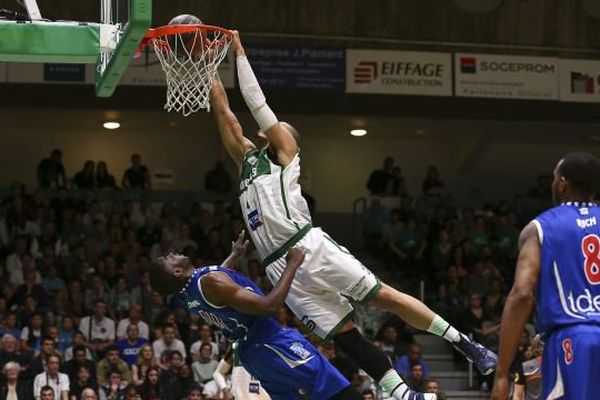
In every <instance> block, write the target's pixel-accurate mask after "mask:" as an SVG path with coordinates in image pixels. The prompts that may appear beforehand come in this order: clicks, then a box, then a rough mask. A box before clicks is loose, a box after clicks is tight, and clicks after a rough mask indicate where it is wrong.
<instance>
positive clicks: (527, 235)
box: [491, 223, 540, 400]
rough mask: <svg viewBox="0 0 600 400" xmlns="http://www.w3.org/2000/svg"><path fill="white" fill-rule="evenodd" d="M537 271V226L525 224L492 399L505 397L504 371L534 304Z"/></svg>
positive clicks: (503, 321) (506, 381)
mask: <svg viewBox="0 0 600 400" xmlns="http://www.w3.org/2000/svg"><path fill="white" fill-rule="evenodd" d="M539 274H540V242H539V239H538V232H537V228H536V226H535V225H534V224H533V223H530V224H529V225H527V226H526V227H525V228H524V229H523V231H522V232H521V235H520V237H519V258H518V260H517V268H516V274H515V283H514V284H513V287H512V290H511V291H510V294H509V295H508V298H507V299H506V304H505V306H504V312H503V313H502V322H501V329H500V351H499V355H498V356H499V358H498V367H497V369H496V378H495V381H494V389H493V391H492V397H491V398H492V399H493V400H504V399H507V398H508V393H509V382H508V373H509V368H510V364H511V363H512V360H513V357H514V355H515V351H516V349H517V346H518V344H519V338H520V336H521V332H523V328H524V327H525V324H526V323H527V321H528V320H529V317H530V315H531V312H532V310H533V308H534V306H535V290H536V287H537V283H538V279H539Z"/></svg>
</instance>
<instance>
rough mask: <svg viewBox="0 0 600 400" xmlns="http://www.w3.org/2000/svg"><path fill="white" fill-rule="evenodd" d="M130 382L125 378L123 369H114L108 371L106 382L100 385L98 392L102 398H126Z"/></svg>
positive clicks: (112, 399)
mask: <svg viewBox="0 0 600 400" xmlns="http://www.w3.org/2000/svg"><path fill="white" fill-rule="evenodd" d="M127 386H129V382H127V380H125V379H123V374H122V371H120V370H119V369H116V368H115V369H112V370H110V371H109V372H108V373H107V376H106V383H104V384H103V385H100V388H99V389H98V392H99V394H100V396H99V399H100V400H125V399H126V396H127V390H126V389H127Z"/></svg>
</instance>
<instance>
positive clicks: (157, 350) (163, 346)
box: [152, 324, 186, 369]
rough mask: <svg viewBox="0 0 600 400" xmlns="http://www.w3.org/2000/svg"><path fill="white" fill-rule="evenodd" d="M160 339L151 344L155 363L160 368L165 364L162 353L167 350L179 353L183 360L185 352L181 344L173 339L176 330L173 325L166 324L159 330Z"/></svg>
mask: <svg viewBox="0 0 600 400" xmlns="http://www.w3.org/2000/svg"><path fill="white" fill-rule="evenodd" d="M161 332H162V337H161V338H160V339H157V340H155V341H154V343H152V349H153V350H154V357H155V359H156V363H157V364H158V366H160V367H161V368H163V369H164V368H165V367H166V364H165V363H164V362H163V359H162V356H163V353H164V352H165V351H167V350H170V351H175V350H177V351H179V352H180V353H181V355H183V358H184V360H185V357H186V352H185V346H184V344H183V342H182V341H181V340H179V339H177V338H176V337H175V332H176V328H175V325H173V324H166V325H164V326H163V327H162V329H161Z"/></svg>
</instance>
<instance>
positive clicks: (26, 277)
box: [12, 270, 47, 307]
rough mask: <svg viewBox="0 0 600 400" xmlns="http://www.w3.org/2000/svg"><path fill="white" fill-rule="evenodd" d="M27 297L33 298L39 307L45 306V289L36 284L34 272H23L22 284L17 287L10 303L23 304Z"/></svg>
mask: <svg viewBox="0 0 600 400" xmlns="http://www.w3.org/2000/svg"><path fill="white" fill-rule="evenodd" d="M28 296H31V297H33V298H34V299H35V301H36V302H37V304H38V305H39V306H40V307H43V306H44V305H45V304H46V297H47V293H46V289H44V286H43V285H41V284H39V283H36V272H35V270H27V271H25V270H24V271H23V284H21V285H19V286H18V287H17V290H16V292H15V294H14V295H13V298H12V302H14V303H16V304H24V303H25V299H26V298H27V297H28Z"/></svg>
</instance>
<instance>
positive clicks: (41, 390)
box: [40, 385, 54, 394]
mask: <svg viewBox="0 0 600 400" xmlns="http://www.w3.org/2000/svg"><path fill="white" fill-rule="evenodd" d="M46 392H52V394H54V388H53V387H52V386H49V385H46V386H43V387H42V388H41V389H40V393H46Z"/></svg>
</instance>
